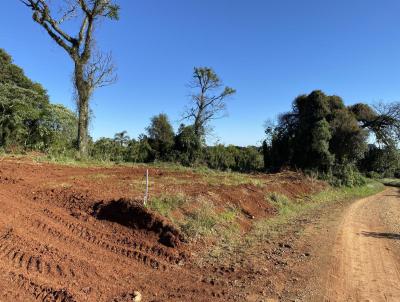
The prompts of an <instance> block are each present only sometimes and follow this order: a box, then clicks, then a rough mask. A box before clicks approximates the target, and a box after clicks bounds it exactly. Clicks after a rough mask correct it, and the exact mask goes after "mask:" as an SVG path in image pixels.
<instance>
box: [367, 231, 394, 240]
mask: <svg viewBox="0 0 400 302" xmlns="http://www.w3.org/2000/svg"><path fill="white" fill-rule="evenodd" d="M361 235H363V236H365V237H373V238H383V239H393V240H400V234H394V233H376V232H362V233H361Z"/></svg>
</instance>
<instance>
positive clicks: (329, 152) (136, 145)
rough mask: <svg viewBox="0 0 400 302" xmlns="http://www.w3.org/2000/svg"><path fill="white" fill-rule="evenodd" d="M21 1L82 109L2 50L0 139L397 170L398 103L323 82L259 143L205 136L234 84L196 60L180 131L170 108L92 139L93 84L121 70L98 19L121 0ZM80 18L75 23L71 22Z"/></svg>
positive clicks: (346, 175)
mask: <svg viewBox="0 0 400 302" xmlns="http://www.w3.org/2000/svg"><path fill="white" fill-rule="evenodd" d="M21 3H23V4H25V6H26V7H27V8H28V9H29V10H31V12H32V18H33V20H34V22H36V23H37V24H38V25H39V26H40V27H41V28H42V29H43V30H44V31H45V32H46V33H47V34H48V35H49V37H50V38H51V39H52V40H53V41H54V42H55V43H56V44H57V45H58V46H59V47H61V49H63V50H64V51H65V52H66V54H67V55H68V57H70V58H71V59H72V62H73V70H74V72H73V86H74V88H75V92H76V93H75V95H76V103H77V114H75V113H73V112H71V111H70V110H68V109H67V108H65V107H63V106H60V105H52V104H50V102H49V99H48V96H47V93H46V91H45V90H44V89H43V87H42V86H41V85H40V84H37V83H34V82H32V81H31V80H29V79H28V78H26V77H25V75H24V74H23V72H22V70H21V69H20V68H18V67H17V66H15V65H13V64H12V62H11V58H10V56H9V55H8V54H6V53H5V52H4V51H1V57H2V58H1V60H2V61H1V62H0V63H1V64H2V65H1V66H0V72H1V73H2V74H1V75H0V77H1V78H0V85H1V86H0V103H1V104H0V105H1V108H0V110H2V111H1V113H2V118H1V121H0V128H1V129H0V140H1V142H0V144H1V146H2V147H3V148H4V149H10V148H11V149H18V150H19V149H35V150H41V151H45V152H49V153H52V154H56V155H57V154H58V155H59V154H63V155H69V156H71V155H78V157H79V158H86V157H88V156H91V157H93V158H96V159H100V160H112V161H129V162H152V161H174V162H179V163H182V164H184V165H201V164H202V165H207V166H209V167H211V168H216V169H221V170H235V171H242V172H250V171H279V170H282V169H286V168H289V169H300V170H303V171H307V172H309V173H313V174H317V175H318V176H319V177H323V178H326V179H328V180H330V181H331V182H332V183H335V184H339V185H341V184H345V185H353V184H357V183H359V182H361V181H362V177H361V176H360V172H363V173H366V174H369V175H375V176H394V175H397V174H399V173H398V166H399V155H398V148H397V147H398V145H397V144H398V137H399V129H400V126H399V120H400V108H399V107H400V105H399V104H398V103H393V104H387V105H380V106H377V107H376V108H373V107H371V106H369V105H367V104H362V103H359V104H356V105H353V106H345V105H344V103H343V100H342V99H341V98H340V97H338V96H328V95H325V94H324V93H323V92H322V91H313V92H312V93H310V94H309V95H302V96H299V97H297V98H296V99H295V100H294V102H293V107H292V110H291V111H289V112H287V113H284V114H282V115H280V116H279V117H278V119H277V121H276V122H274V123H268V124H267V125H266V129H265V133H266V138H265V141H264V143H263V146H262V147H246V148H243V147H236V146H224V145H217V146H206V144H205V137H206V136H207V133H208V132H209V131H210V128H211V127H210V126H211V124H210V123H211V121H212V120H213V119H216V118H220V117H223V116H224V115H225V112H226V111H225V109H226V104H227V102H226V101H227V100H228V99H229V97H231V96H232V95H234V94H235V90H234V89H233V88H231V87H228V86H224V85H223V83H222V81H221V80H220V78H219V77H218V76H217V74H216V73H215V72H214V71H213V70H212V69H211V68H208V67H200V68H195V69H194V72H193V77H192V81H191V82H190V85H189V86H190V88H191V89H192V91H193V93H192V95H191V99H190V103H189V105H188V107H187V108H186V110H185V114H184V116H183V118H184V119H185V120H186V122H187V123H188V124H187V125H185V124H182V125H181V126H180V127H179V129H178V131H177V133H174V131H173V127H172V126H171V124H170V122H169V119H168V117H167V116H166V115H165V114H160V115H157V116H154V117H153V118H152V119H151V121H150V125H149V127H148V128H147V129H146V133H145V134H142V135H140V136H139V137H138V138H137V139H130V138H129V137H128V135H127V133H126V132H124V131H123V132H120V133H117V134H116V135H115V137H114V138H101V139H99V140H97V141H95V142H93V140H92V139H91V138H90V136H89V132H88V125H89V112H90V99H91V97H92V95H93V92H94V91H95V89H97V88H99V87H103V86H106V85H109V84H112V83H114V82H115V80H116V76H115V73H114V71H115V68H114V65H113V63H112V57H111V54H109V53H104V52H102V51H101V50H99V49H98V48H96V39H95V33H96V31H97V30H98V24H100V23H101V22H102V21H105V20H118V19H119V11H120V7H119V5H118V4H117V1H113V0H71V1H49V0H21ZM67 23H69V24H67ZM71 25H73V26H71ZM74 28H75V29H76V31H75V32H68V31H70V30H71V29H74ZM74 150H78V153H76V152H74Z"/></svg>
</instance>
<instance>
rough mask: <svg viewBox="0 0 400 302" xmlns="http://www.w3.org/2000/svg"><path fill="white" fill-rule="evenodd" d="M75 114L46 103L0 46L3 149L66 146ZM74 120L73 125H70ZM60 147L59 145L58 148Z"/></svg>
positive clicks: (43, 93) (0, 136) (73, 128)
mask: <svg viewBox="0 0 400 302" xmlns="http://www.w3.org/2000/svg"><path fill="white" fill-rule="evenodd" d="M76 121H77V119H76V116H75V114H74V113H73V112H71V111H70V110H68V109H67V108H65V107H63V106H61V105H53V104H50V102H49V97H48V95H47V92H46V90H45V89H44V88H43V87H42V86H41V85H40V84H38V83H35V82H33V81H32V80H31V79H29V78H28V77H27V76H26V75H25V74H24V71H23V70H22V69H21V68H20V67H18V66H16V65H15V64H13V62H12V58H11V56H10V55H9V54H7V53H6V52H5V51H4V50H2V49H0V145H1V146H2V147H3V148H6V149H7V148H13V149H35V150H42V151H50V150H55V149H56V146H58V147H59V148H61V149H63V150H64V151H65V150H66V149H70V148H71V147H72V146H73V140H72V138H71V135H75V136H76V132H77V131H76V129H77V128H76ZM73 123H75V125H73ZM61 146H63V147H61Z"/></svg>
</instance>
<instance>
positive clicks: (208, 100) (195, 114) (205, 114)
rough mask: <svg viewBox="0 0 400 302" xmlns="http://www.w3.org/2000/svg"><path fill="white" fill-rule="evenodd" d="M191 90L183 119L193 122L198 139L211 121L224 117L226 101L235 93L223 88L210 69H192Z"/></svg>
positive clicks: (232, 90)
mask: <svg viewBox="0 0 400 302" xmlns="http://www.w3.org/2000/svg"><path fill="white" fill-rule="evenodd" d="M189 87H190V88H191V89H193V90H198V92H195V93H193V94H192V95H191V102H190V105H189V106H188V107H187V108H186V110H185V113H184V117H183V118H184V119H189V120H192V121H193V128H194V132H195V134H196V136H197V137H198V138H201V137H203V136H204V135H205V134H206V133H205V132H206V128H207V125H208V123H209V122H210V121H211V120H214V119H218V118H222V117H224V116H226V100H227V98H228V97H229V96H232V95H233V94H235V93H236V91H235V90H234V89H233V88H230V87H224V85H223V83H222V81H221V79H220V78H219V77H218V75H217V74H216V73H215V72H214V70H213V69H212V68H208V67H199V68H197V67H196V68H194V72H193V79H192V81H191V82H190V84H189Z"/></svg>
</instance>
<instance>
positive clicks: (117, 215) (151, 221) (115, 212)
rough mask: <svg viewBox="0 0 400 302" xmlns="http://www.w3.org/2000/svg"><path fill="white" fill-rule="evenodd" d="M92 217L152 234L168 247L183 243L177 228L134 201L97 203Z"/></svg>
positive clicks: (122, 200)
mask: <svg viewBox="0 0 400 302" xmlns="http://www.w3.org/2000/svg"><path fill="white" fill-rule="evenodd" d="M93 216H94V217H96V218H97V219H99V220H107V221H111V222H116V223H118V224H121V225H123V226H126V227H129V228H132V229H136V230H145V231H150V232H153V233H155V234H156V235H158V236H159V242H160V243H161V244H163V245H165V246H168V247H173V248H175V247H177V246H178V245H180V244H181V243H182V242H183V241H184V238H183V235H182V234H181V232H180V231H179V230H178V229H177V228H175V227H174V226H172V225H171V224H169V223H168V222H167V221H165V219H163V218H162V217H161V216H159V215H157V214H155V213H153V212H151V211H149V210H148V209H146V208H145V207H143V205H141V204H140V203H138V202H135V201H131V200H127V199H119V200H112V201H110V202H106V203H104V202H98V203H96V204H95V205H94V206H93Z"/></svg>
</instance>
